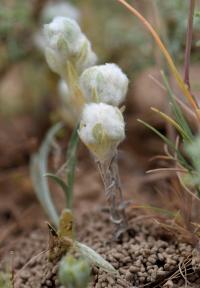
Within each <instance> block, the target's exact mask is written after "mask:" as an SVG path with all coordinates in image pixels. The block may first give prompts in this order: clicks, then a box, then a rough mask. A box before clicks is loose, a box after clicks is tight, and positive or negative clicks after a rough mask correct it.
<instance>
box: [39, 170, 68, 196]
mask: <svg viewBox="0 0 200 288" xmlns="http://www.w3.org/2000/svg"><path fill="white" fill-rule="evenodd" d="M44 176H45V177H49V178H50V179H52V180H53V181H54V182H55V183H56V184H58V186H60V188H61V189H62V190H63V191H64V193H66V194H67V193H68V186H67V185H66V184H65V182H64V181H63V180H62V179H61V178H60V177H58V176H57V175H55V174H53V173H46V174H44Z"/></svg>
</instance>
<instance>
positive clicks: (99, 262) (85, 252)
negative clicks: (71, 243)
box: [76, 241, 117, 274]
mask: <svg viewBox="0 0 200 288" xmlns="http://www.w3.org/2000/svg"><path fill="white" fill-rule="evenodd" d="M76 246H77V248H78V251H79V252H80V253H81V254H82V256H83V257H84V258H86V260H88V262H89V263H90V264H92V265H96V266H97V267H99V268H102V269H103V270H104V271H106V272H108V273H112V274H116V273H117V271H116V270H115V268H114V267H113V266H112V265H111V264H110V263H109V262H108V261H106V260H105V259H104V258H103V257H102V256H101V255H99V254H98V253H97V252H95V251H94V250H93V249H92V248H90V247H88V246H86V245H85V244H83V243H80V242H77V241H76Z"/></svg>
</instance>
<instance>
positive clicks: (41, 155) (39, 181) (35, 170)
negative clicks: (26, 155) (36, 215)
mask: <svg viewBox="0 0 200 288" xmlns="http://www.w3.org/2000/svg"><path fill="white" fill-rule="evenodd" d="M62 127H63V125H62V124H61V123H57V124H56V125H54V126H53V127H52V128H51V129H50V130H49V131H48V133H47V135H46V137H45V139H44V141H43V143H42V145H41V147H40V149H39V151H38V153H36V154H34V155H33V156H32V157H31V163H30V173H31V178H32V181H33V186H34V188H35V191H36V195H37V197H38V199H39V201H40V203H41V205H42V207H43V209H44V211H45V212H46V214H47V215H48V217H49V218H50V219H51V221H52V223H53V224H54V225H55V226H58V222H59V216H58V213H57V210H56V208H55V206H54V203H53V201H52V198H51V194H50V191H49V187H48V181H47V178H46V177H43V175H44V174H46V173H47V167H48V156H49V152H50V149H51V144H52V142H53V139H54V137H55V135H56V134H57V132H58V131H59V130H60V129H61V128H62Z"/></svg>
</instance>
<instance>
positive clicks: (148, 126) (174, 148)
mask: <svg viewBox="0 0 200 288" xmlns="http://www.w3.org/2000/svg"><path fill="white" fill-rule="evenodd" d="M138 122H140V123H141V124H143V125H144V126H146V127H147V128H148V129H150V130H151V131H153V132H154V133H155V134H156V135H158V136H159V137H160V138H161V139H162V140H163V141H164V142H165V143H166V144H167V145H168V146H169V147H170V148H171V149H172V150H173V151H174V152H176V154H177V156H178V159H179V161H180V163H181V164H182V165H183V166H184V167H185V168H187V169H189V170H191V166H190V165H189V164H188V162H187V161H186V159H185V158H184V157H183V155H182V154H181V152H180V151H179V150H178V149H177V148H176V146H175V145H174V143H173V142H172V141H171V140H169V139H168V138H167V137H165V136H164V135H163V134H162V133H160V132H159V131H158V130H157V129H156V128H154V127H153V126H151V125H150V124H148V123H146V122H145V121H142V120H141V119H138Z"/></svg>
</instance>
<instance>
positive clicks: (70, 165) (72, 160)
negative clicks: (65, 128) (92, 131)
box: [65, 125, 79, 209]
mask: <svg viewBox="0 0 200 288" xmlns="http://www.w3.org/2000/svg"><path fill="white" fill-rule="evenodd" d="M78 127H79V125H77V126H76V127H75V128H74V131H73V133H72V136H71V138H70V141H69V144H68V149H67V156H66V158H67V190H66V191H65V193H66V201H67V208H69V209H71V208H72V205H73V188H74V178H75V168H76V160H77V159H76V158H77V157H76V154H77V148H78V143H79V136H78Z"/></svg>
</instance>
